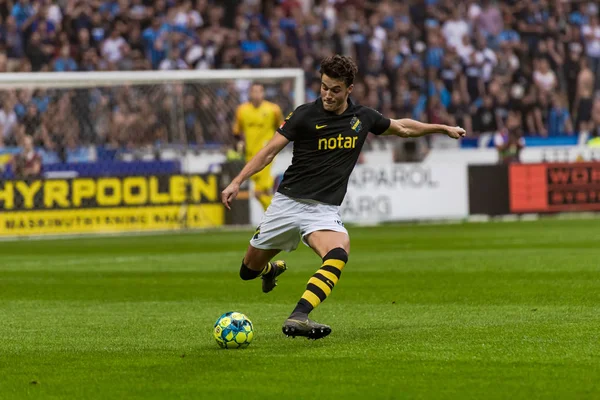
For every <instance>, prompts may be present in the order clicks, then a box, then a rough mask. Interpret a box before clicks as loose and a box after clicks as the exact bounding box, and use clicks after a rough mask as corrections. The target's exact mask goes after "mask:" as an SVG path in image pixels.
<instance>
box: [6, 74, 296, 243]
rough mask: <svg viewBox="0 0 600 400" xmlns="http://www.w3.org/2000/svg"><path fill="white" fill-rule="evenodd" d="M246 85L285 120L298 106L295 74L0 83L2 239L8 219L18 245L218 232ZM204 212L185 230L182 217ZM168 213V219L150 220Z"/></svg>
mask: <svg viewBox="0 0 600 400" xmlns="http://www.w3.org/2000/svg"><path fill="white" fill-rule="evenodd" d="M252 82H260V83H262V84H263V85H264V86H265V98H266V99H267V100H269V101H272V102H274V103H276V104H278V105H279V106H280V107H281V109H282V111H283V112H284V113H289V112H290V111H292V110H293V109H294V108H295V107H296V106H298V105H300V104H302V103H303V102H304V99H305V93H304V88H305V86H304V73H303V71H302V70H300V69H272V70H271V69H269V70H249V69H244V70H207V71H139V72H137V71H136V72H131V71H128V72H80V73H29V74H23V73H20V74H0V107H1V111H0V125H2V126H1V127H0V130H1V132H0V133H1V135H0V137H2V141H1V142H0V178H1V179H0V182H1V183H0V215H2V217H0V236H6V235H7V234H8V235H10V229H9V232H8V233H7V228H6V227H7V225H6V223H7V221H6V216H12V217H14V218H13V219H12V220H11V222H10V224H12V225H11V229H12V228H14V227H15V226H16V227H18V226H19V224H20V225H22V227H23V229H22V230H21V231H19V230H18V229H16V228H15V229H14V231H13V232H14V234H16V235H20V234H22V233H23V232H25V233H28V234H38V233H69V232H70V231H72V229H69V228H68V226H73V225H81V226H83V225H86V226H87V228H85V229H79V231H77V230H76V233H77V232H97V231H106V230H109V231H112V230H115V231H120V229H119V226H118V225H119V224H125V225H127V224H129V225H128V226H129V227H130V228H131V229H129V230H144V229H143V226H144V224H147V225H155V228H156V229H163V228H165V229H171V228H173V229H175V228H181V227H204V226H213V225H222V224H224V223H227V222H228V221H225V217H224V216H223V213H222V210H221V209H219V208H218V204H217V202H218V201H217V200H218V199H216V196H215V193H218V191H219V190H220V189H221V188H222V185H223V181H224V180H226V179H228V178H229V177H228V176H224V175H225V174H224V173H223V170H222V169H221V166H222V164H223V161H224V160H225V154H226V150H227V149H229V148H231V147H232V145H233V143H234V138H233V134H232V125H233V120H234V115H235V111H236V108H237V106H238V105H240V104H241V103H243V102H245V101H247V100H248V94H249V88H250V86H251V84H252ZM26 137H31V138H32V140H33V144H34V147H35V150H36V153H38V154H39V155H40V158H41V160H42V168H41V170H40V171H39V173H37V174H36V173H33V174H32V173H30V172H31V171H29V172H27V166H26V164H27V163H28V161H27V160H26V159H25V158H21V159H18V158H17V155H19V154H23V153H24V147H23V146H24V139H25V138H26ZM15 160H20V161H17V162H15ZM24 171H25V172H24ZM211 173H212V174H214V175H210V174H211ZM194 174H195V175H194ZM174 177H175V178H174ZM178 177H183V178H181V179H180V178H178ZM215 179H216V180H218V182H216V183H215ZM49 181H52V182H49ZM38 182H39V183H38ZM207 199H208V200H207ZM209 200H210V201H209ZM205 203H211V204H208V205H209V206H211V207H212V208H210V207H208V206H205V207H203V208H202V210H201V211H200V212H197V213H196V216H195V217H194V218H196V220H201V222H197V223H194V219H193V218H192V217H191V216H190V212H189V210H190V209H189V208H187V206H188V205H200V204H205ZM166 205H169V206H172V209H170V210H169V211H170V214H169V213H163V214H161V215H160V216H157V215H155V214H153V215H150V214H148V212H149V210H151V209H153V208H156V207H157V206H161V207H162V206H166ZM182 205H184V206H185V207H183V208H182V207H181V206H182ZM136 207H137V208H139V207H141V208H139V210H138V211H139V212H138V213H137V214H136V213H134V212H128V213H125V212H122V211H123V209H125V208H128V209H129V210H130V211H131V209H132V208H136ZM73 210H78V211H81V213H79V214H78V213H75V212H73ZM85 210H87V214H85V212H86V211H85ZM67 211H68V213H65V212H67ZM36 213H37V214H36ZM40 213H45V214H40ZM111 213H112V214H111ZM215 213H216V214H219V215H220V217H219V218H213V215H211V214H215ZM59 214H60V215H59ZM65 215H68V216H69V217H73V218H74V219H68V218H66V217H65V218H63V217H64V216H65ZM17 217H18V218H17ZM58 217H60V218H58ZM83 217H85V218H87V220H86V221H83V220H82V219H81V218H83ZM77 218H79V219H77ZM90 218H97V220H94V221H90ZM127 218H129V219H130V221H129V223H127V222H126V221H125V222H123V221H124V220H126V219H127ZM117 219H118V220H117ZM144 219H145V221H144ZM148 219H150V220H152V221H153V223H148V221H147V220H148ZM232 223H235V221H233V222H232ZM3 224H4V225H3ZM82 224H83V225H82ZM111 224H113V225H111ZM50 225H52V227H53V228H52V229H49V226H50ZM58 225H60V226H58ZM28 226H33V227H34V228H35V229H29V228H27V227H28ZM96 228H97V229H96ZM113 228H114V229H113ZM138 228H139V229H138Z"/></svg>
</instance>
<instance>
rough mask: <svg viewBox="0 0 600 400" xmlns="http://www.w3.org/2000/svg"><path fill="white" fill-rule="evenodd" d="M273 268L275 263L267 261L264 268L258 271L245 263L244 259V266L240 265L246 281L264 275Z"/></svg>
mask: <svg viewBox="0 0 600 400" xmlns="http://www.w3.org/2000/svg"><path fill="white" fill-rule="evenodd" d="M272 268H273V265H272V264H271V263H267V265H265V266H264V267H263V269H262V270H260V271H257V270H254V269H250V268H248V266H247V265H246V264H244V262H243V261H242V266H241V267H240V278H242V280H245V281H249V280H252V279H256V278H258V277H259V276H263V275H266V274H268V273H269V272H271V269H272Z"/></svg>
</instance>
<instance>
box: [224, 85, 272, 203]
mask: <svg viewBox="0 0 600 400" xmlns="http://www.w3.org/2000/svg"><path fill="white" fill-rule="evenodd" d="M282 122H283V115H282V114H281V109H280V108H279V106H278V105H277V104H274V103H271V102H269V101H266V100H265V88H264V87H263V85H261V84H260V83H254V84H253V85H252V86H251V87H250V101H248V102H246V103H244V104H241V105H240V106H239V107H238V108H237V110H236V113H235V122H234V124H233V134H234V135H235V136H236V137H237V138H238V141H237V143H238V144H237V146H236V147H238V151H239V147H242V146H243V147H245V152H246V162H249V161H250V160H251V159H252V158H253V157H254V156H256V155H257V154H258V152H259V151H260V150H261V149H262V148H263V147H265V146H266V144H267V143H268V142H269V140H271V139H272V138H273V134H274V133H275V130H276V129H277V127H278V126H279V125H281V123H282ZM242 135H243V138H242ZM252 181H253V182H254V196H255V197H256V199H257V200H258V201H259V202H260V204H261V205H262V206H263V208H264V209H265V210H266V209H267V207H268V206H269V204H270V203H271V199H272V198H273V193H272V191H273V177H272V176H271V168H270V166H266V167H265V168H264V169H262V170H261V171H259V172H258V173H256V174H254V175H252Z"/></svg>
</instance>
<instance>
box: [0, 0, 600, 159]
mask: <svg viewBox="0 0 600 400" xmlns="http://www.w3.org/2000/svg"><path fill="white" fill-rule="evenodd" d="M599 17H600V14H599V5H598V4H597V2H593V1H590V2H586V1H569V0H504V1H497V2H496V1H488V0H484V1H472V0H467V1H462V0H459V1H456V0H403V1H392V0H380V1H375V0H371V1H369V0H263V1H261V0H219V1H216V0H213V1H211V0H118V1H100V0H54V1H52V0H0V72H30V71H57V72H63V71H115V70H151V69H158V70H180V69H217V68H283V67H300V68H302V69H303V70H304V72H305V77H306V100H307V101H312V100H314V99H316V98H317V97H318V96H319V86H320V85H319V72H318V65H319V62H320V60H321V59H322V58H323V57H325V56H328V55H330V54H332V53H340V54H344V55H350V56H352V57H354V59H355V60H356V61H357V63H358V65H359V70H360V76H359V78H358V80H357V82H356V84H355V89H354V92H353V97H354V99H355V100H356V101H357V102H359V103H361V104H364V105H367V106H370V107H373V108H376V109H378V110H380V111H381V112H382V113H383V114H384V115H387V116H391V117H395V118H401V117H410V118H414V119H418V120H422V121H429V122H433V123H447V124H452V125H455V124H457V125H461V126H464V127H465V128H466V129H467V130H468V132H469V133H471V134H475V135H477V134H481V133H488V132H489V133H492V132H498V131H502V130H504V129H506V128H507V121H511V126H510V127H509V128H510V129H512V130H515V131H519V132H520V134H528V135H540V136H563V135H572V134H575V133H576V132H582V131H583V132H591V133H592V134H593V133H594V132H599V131H600V100H599V98H598V92H599V90H600V23H599ZM247 89H248V82H239V81H237V82H231V83H229V84H220V85H218V84H214V85H212V84H211V85H205V84H184V85H156V86H152V87H147V86H144V87H125V86H115V87H110V88H93V89H77V90H66V89H60V90H56V89H38V90H30V89H27V90H25V89H16V90H2V91H0V103H1V104H0V108H1V109H0V146H9V145H14V144H17V143H18V142H19V141H20V140H21V139H22V138H23V137H24V135H31V136H32V137H33V140H34V142H35V143H36V144H37V145H38V146H39V145H43V146H44V147H46V148H48V149H55V150H60V149H64V148H65V147H67V148H68V147H76V146H79V145H81V144H99V145H110V146H112V147H123V146H125V147H131V146H140V145H146V144H152V143H156V142H157V141H160V142H174V143H188V144H199V145H207V144H227V143H229V142H230V141H231V140H232V137H231V122H232V120H233V113H234V112H235V107H236V106H237V105H238V104H239V103H240V102H241V101H244V100H245V99H246V97H247V93H246V91H247ZM292 89H293V85H292V83H291V82H289V81H284V82H278V83H276V84H272V85H267V98H268V99H269V100H272V101H275V102H277V103H278V104H279V105H280V106H281V107H282V109H283V111H284V112H289V111H290V110H291V109H292V108H293V102H292V99H293V93H292Z"/></svg>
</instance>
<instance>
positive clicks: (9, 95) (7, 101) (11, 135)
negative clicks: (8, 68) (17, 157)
mask: <svg viewBox="0 0 600 400" xmlns="http://www.w3.org/2000/svg"><path fill="white" fill-rule="evenodd" d="M15 103H16V96H15V94H14V93H13V92H6V93H4V98H3V100H2V109H1V110H0V147H4V146H14V145H16V144H17V127H18V120H17V113H15V111H14V107H15Z"/></svg>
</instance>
